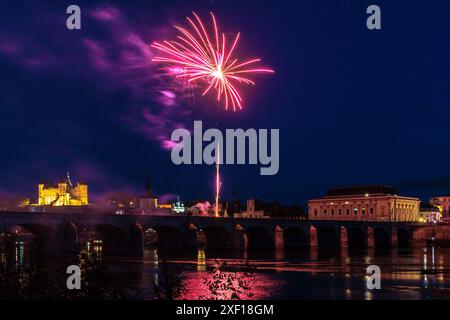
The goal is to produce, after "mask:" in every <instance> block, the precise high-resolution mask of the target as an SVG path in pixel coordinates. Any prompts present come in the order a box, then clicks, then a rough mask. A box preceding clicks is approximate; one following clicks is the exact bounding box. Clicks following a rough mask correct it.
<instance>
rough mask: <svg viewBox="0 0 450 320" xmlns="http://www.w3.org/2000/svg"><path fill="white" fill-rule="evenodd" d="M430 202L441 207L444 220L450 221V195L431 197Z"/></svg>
mask: <svg viewBox="0 0 450 320" xmlns="http://www.w3.org/2000/svg"><path fill="white" fill-rule="evenodd" d="M430 204H431V205H433V206H436V207H438V208H439V210H440V212H441V220H442V221H443V222H450V195H448V196H440V197H433V198H430Z"/></svg>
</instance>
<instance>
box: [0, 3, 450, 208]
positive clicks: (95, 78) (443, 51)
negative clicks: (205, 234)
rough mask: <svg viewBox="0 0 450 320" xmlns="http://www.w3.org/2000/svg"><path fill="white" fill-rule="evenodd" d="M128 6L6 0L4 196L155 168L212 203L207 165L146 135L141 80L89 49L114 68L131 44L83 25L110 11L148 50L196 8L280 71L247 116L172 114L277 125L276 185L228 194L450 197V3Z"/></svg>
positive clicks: (250, 94)
mask: <svg viewBox="0 0 450 320" xmlns="http://www.w3.org/2000/svg"><path fill="white" fill-rule="evenodd" d="M131 2H132V1H111V2H108V1H101V2H100V1H99V2H97V1H58V2H55V1H47V2H46V1H39V4H37V3H36V2H35V1H1V3H0V25H1V27H0V43H1V46H0V88H1V89H0V90H1V91H0V92H1V94H0V108H1V111H2V113H1V115H2V117H1V124H0V137H1V138H0V139H1V140H0V150H1V155H0V192H1V193H2V194H14V195H27V196H29V197H31V198H33V199H34V198H35V197H36V194H35V193H36V184H37V182H38V181H39V180H42V179H50V180H52V179H57V178H59V177H61V176H64V174H65V172H66V171H70V172H71V174H72V176H73V178H74V179H75V180H85V181H86V182H87V183H88V184H89V186H90V191H91V192H92V193H93V194H95V195H100V194H102V193H103V192H106V191H110V190H122V191H123V190H136V191H139V190H142V188H143V187H144V185H145V174H146V173H147V172H149V173H150V175H151V180H152V185H153V187H154V190H155V192H156V193H158V194H160V195H163V194H179V195H181V196H182V198H183V199H186V200H190V199H194V198H197V199H208V200H211V199H212V191H211V189H212V182H213V175H214V171H213V168H212V167H207V166H196V167H187V166H181V167H176V166H175V165H173V164H172V163H171V160H170V152H168V151H165V150H162V148H161V147H160V144H159V143H158V141H157V140H155V139H154V138H153V137H152V136H151V135H152V134H153V135H154V134H155V132H156V131H157V129H158V128H155V127H152V128H145V125H146V124H145V123H144V124H143V123H141V120H140V119H139V117H141V116H142V112H143V111H142V110H147V111H148V112H149V113H150V114H152V112H153V111H154V110H159V109H158V107H157V106H155V103H156V102H155V101H154V100H152V99H150V98H149V99H146V98H144V99H141V98H136V97H135V93H136V91H133V88H134V87H133V85H134V84H135V83H134V82H133V81H131V80H130V79H132V78H133V75H132V74H131V75H130V73H129V72H128V73H126V78H125V79H124V76H123V74H124V73H122V72H123V68H125V67H126V63H125V64H124V62H123V61H128V60H126V59H125V60H120V61H121V63H122V64H121V65H119V66H117V70H116V69H115V67H116V66H115V65H114V64H112V65H111V66H108V68H106V67H105V68H103V69H102V68H101V66H100V67H99V65H101V63H97V64H96V66H97V69H95V68H93V67H92V66H93V64H92V63H93V62H94V63H96V62H98V61H96V60H95V58H96V57H95V56H92V52H91V55H89V54H87V53H86V48H87V43H88V42H87V41H89V40H86V39H95V40H96V41H97V43H101V44H102V45H103V47H104V48H108V50H107V56H108V59H110V60H109V61H115V60H114V59H116V58H117V57H115V54H116V53H117V52H120V51H117V50H116V46H122V47H121V48H119V49H123V47H124V46H126V44H125V45H124V44H123V43H122V42H121V39H119V40H118V39H117V37H115V36H111V35H110V34H109V35H107V34H108V33H107V32H105V28H107V27H108V26H104V25H102V26H100V25H99V24H98V23H96V20H94V19H89V18H88V13H89V12H91V10H95V9H96V8H102V7H105V6H106V7H110V8H111V7H113V8H116V9H117V10H119V11H120V12H121V17H123V19H126V21H128V25H127V28H128V29H126V30H125V29H124V27H123V25H121V24H118V25H117V26H118V29H116V30H115V31H116V32H117V34H122V33H123V34H126V33H127V32H129V33H130V32H133V34H138V35H139V37H140V39H142V40H143V41H144V42H145V43H148V44H150V43H151V42H152V41H155V40H161V38H164V37H166V36H167V35H168V34H169V35H170V34H171V33H170V32H172V31H171V27H170V26H171V25H172V24H173V23H174V22H178V23H179V24H183V23H184V20H183V19H184V17H185V16H188V15H190V12H191V11H192V10H195V11H196V12H198V13H200V14H201V15H202V16H204V17H206V14H207V13H208V11H209V10H212V11H214V13H215V14H216V16H217V18H218V19H219V22H220V25H221V28H222V29H223V30H226V31H228V32H237V31H240V32H241V36H242V42H241V46H240V48H239V53H240V55H241V56H244V57H253V56H254V55H257V56H260V57H262V58H263V62H264V64H265V65H267V66H270V67H273V68H274V69H275V70H276V73H275V75H270V76H258V77H257V78H256V81H257V85H256V87H254V88H245V89H244V95H245V99H246V107H245V109H244V110H243V111H241V112H236V113H233V112H224V111H221V110H219V109H218V108H217V106H215V105H210V104H209V102H207V101H206V100H202V99H197V100H196V101H195V103H191V104H190V105H183V106H179V107H178V108H180V110H181V111H176V112H175V111H173V112H172V113H168V114H164V115H163V118H164V119H165V120H166V121H169V122H171V121H175V120H174V118H177V120H176V121H178V122H181V123H184V124H187V125H188V126H192V122H193V120H204V121H206V123H208V125H211V126H214V127H218V128H268V129H270V128H279V129H280V133H281V141H280V150H281V151H280V171H279V173H278V175H276V176H260V175H259V166H241V167H237V166H224V167H223V169H222V174H223V190H224V194H225V196H224V197H225V198H226V197H230V196H231V193H232V192H233V191H235V192H236V193H237V194H238V197H239V198H241V199H245V198H247V197H256V198H261V199H265V200H279V201H281V202H284V203H287V204H293V203H298V204H302V205H304V204H305V202H306V200H307V199H308V198H310V197H313V196H317V195H321V194H323V193H325V192H326V190H327V189H328V188H330V187H333V186H339V185H354V184H375V183H376V184H389V185H393V186H395V187H398V188H399V189H400V191H401V193H403V194H405V195H417V196H420V197H422V198H424V199H426V198H427V197H428V196H431V195H437V194H442V193H444V194H449V193H450V139H449V138H448V137H449V132H450V89H449V88H450V45H449V43H450V24H449V22H448V12H449V10H450V3H449V2H448V1H331V0H330V1H322V0H321V1H318V0H310V1H292V2H287V1H269V0H267V1H258V2H255V1H242V0H240V1H234V0H226V1H222V0H214V1H203V0H195V1H194V0H192V1H181V0H178V1H170V0H165V1H160V2H158V1H135V2H133V3H131ZM70 4H78V5H79V6H80V7H81V9H82V30H80V31H68V30H67V29H65V19H66V14H65V9H66V7H67V6H68V5H70ZM369 4H378V5H379V6H380V7H381V11H382V30H377V31H369V30H367V28H366V17H367V15H366V13H365V11H366V8H367V6H368V5H369ZM85 17H86V19H85ZM113 31H114V30H113ZM90 48H91V49H92V46H91V47H90ZM124 50H125V49H124ZM94 53H95V52H94ZM105 59H106V58H105ZM119 68H121V69H120V70H118V69H119ZM112 78H113V80H112ZM152 85H155V86H156V84H153V83H152V82H151V81H150V82H149V83H146V88H147V89H148V92H149V96H150V95H152V94H153V93H154V90H156V89H155V88H153V87H152ZM158 86H161V84H160V83H158ZM183 108H190V109H189V110H185V109H183ZM177 110H178V109H177ZM183 110H184V111H183ZM157 112H159V113H160V112H161V111H160V110H159V111H157ZM147 125H148V126H153V124H148V123H147ZM142 127H144V128H142Z"/></svg>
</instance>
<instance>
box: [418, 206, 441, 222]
mask: <svg viewBox="0 0 450 320" xmlns="http://www.w3.org/2000/svg"><path fill="white" fill-rule="evenodd" d="M419 221H420V222H426V223H438V222H440V221H441V211H440V209H439V208H438V207H436V206H434V205H430V204H427V203H423V204H421V205H420V219H419Z"/></svg>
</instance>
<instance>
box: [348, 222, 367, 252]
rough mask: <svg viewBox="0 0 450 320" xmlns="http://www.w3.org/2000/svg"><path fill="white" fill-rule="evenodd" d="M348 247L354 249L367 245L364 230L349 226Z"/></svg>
mask: <svg viewBox="0 0 450 320" xmlns="http://www.w3.org/2000/svg"><path fill="white" fill-rule="evenodd" d="M347 240H348V247H349V248H352V249H362V248H365V247H367V238H366V234H365V233H364V231H363V230H362V229H360V228H356V227H349V228H347Z"/></svg>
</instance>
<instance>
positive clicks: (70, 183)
mask: <svg viewBox="0 0 450 320" xmlns="http://www.w3.org/2000/svg"><path fill="white" fill-rule="evenodd" d="M67 185H68V186H69V187H72V181H70V174H69V171H67Z"/></svg>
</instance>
